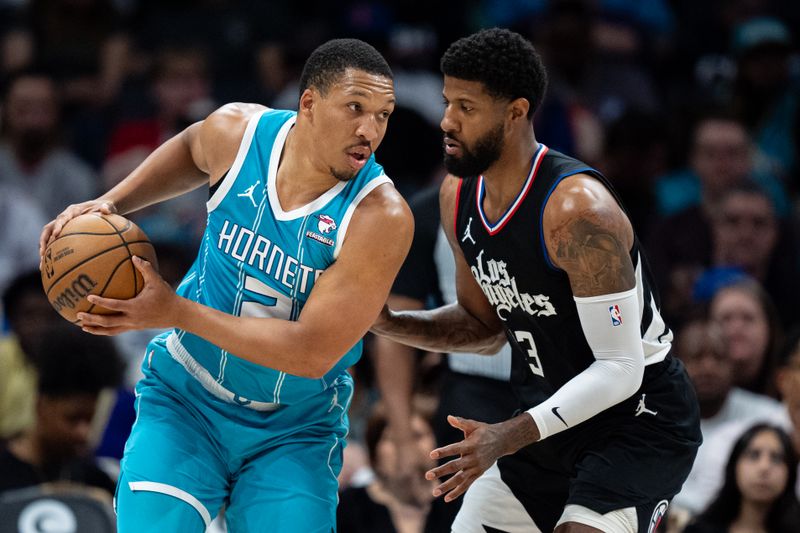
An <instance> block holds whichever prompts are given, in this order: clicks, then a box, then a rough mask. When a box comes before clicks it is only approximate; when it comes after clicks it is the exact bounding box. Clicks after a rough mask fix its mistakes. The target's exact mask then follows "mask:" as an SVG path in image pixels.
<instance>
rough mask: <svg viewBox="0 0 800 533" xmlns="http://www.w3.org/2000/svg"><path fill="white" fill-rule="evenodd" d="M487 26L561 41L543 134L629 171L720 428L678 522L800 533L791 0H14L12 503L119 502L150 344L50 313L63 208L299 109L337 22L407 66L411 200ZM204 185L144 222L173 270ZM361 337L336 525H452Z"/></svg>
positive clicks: (3, 79)
mask: <svg viewBox="0 0 800 533" xmlns="http://www.w3.org/2000/svg"><path fill="white" fill-rule="evenodd" d="M491 26H505V27H509V28H512V29H514V30H516V31H518V32H520V33H522V34H523V35H526V36H527V37H529V38H530V39H531V41H532V42H533V43H534V45H535V46H536V47H537V49H538V50H539V51H540V52H541V54H542V56H543V59H544V62H545V65H546V67H547V69H548V74H549V78H550V84H549V88H548V92H547V95H546V97H545V100H544V103H543V105H542V107H541V108H540V110H539V111H538V113H537V115H536V117H535V122H534V129H535V131H536V134H537V138H538V140H539V141H540V142H542V143H544V144H546V145H547V146H549V147H550V148H552V149H556V150H559V151H563V152H565V153H567V154H570V155H573V156H575V157H577V158H579V159H582V160H584V161H585V162H587V163H589V164H591V165H593V166H594V167H596V168H597V169H599V170H600V171H601V172H603V173H604V174H605V175H606V176H607V177H608V178H609V179H610V180H611V182H612V183H613V184H614V185H615V187H616V189H617V191H618V192H619V194H620V196H621V197H622V199H623V201H624V203H625V206H626V208H627V211H628V214H629V216H630V218H631V220H632V222H633V225H634V228H635V229H636V231H637V233H638V235H639V237H640V239H641V240H642V241H643V242H644V244H645V248H646V251H647V254H648V258H649V261H650V266H651V268H652V269H653V271H654V274H655V276H656V279H657V281H658V286H659V290H660V293H661V300H662V314H664V315H665V318H666V319H667V322H668V324H669V325H670V326H671V328H672V329H673V331H674V333H675V341H674V345H673V346H674V353H675V354H676V355H677V356H678V357H680V358H681V359H682V360H683V361H684V362H685V364H686V367H687V369H688V372H689V374H690V377H691V379H692V381H693V383H694V385H695V389H696V392H697V396H698V399H699V402H700V407H701V413H702V417H703V421H702V430H703V436H704V443H703V445H702V447H701V449H700V452H699V455H698V458H697V461H696V463H695V468H694V470H693V471H692V474H691V475H690V477H689V479H688V481H687V482H686V484H685V486H684V489H683V491H682V492H681V493H680V494H679V495H678V496H677V497H676V498H675V500H674V502H673V505H672V506H671V509H670V514H669V517H670V518H669V520H668V521H666V522H665V524H664V525H662V528H664V527H669V528H670V530H671V531H681V530H682V529H683V528H684V527H685V526H686V525H687V524H691V525H689V526H688V529H687V531H701V532H702V531H727V530H728V529H727V528H728V527H729V526H730V525H731V524H732V523H733V522H734V521H735V520H741V519H742V516H743V515H747V516H750V515H748V514H747V512H746V511H747V509H751V508H757V509H762V510H763V509H767V511H764V513H762V515H763V516H762V518H763V523H764V524H769V525H768V526H766V525H765V526H764V530H766V531H800V517H799V516H798V514H797V513H798V510H797V509H798V504H797V499H796V498H797V496H798V495H800V484H797V454H798V453H800V329H798V328H800V305H798V302H799V301H800V246H798V244H800V242H798V238H799V236H800V226H798V221H800V152H798V146H800V48H798V43H799V42H800V40H798V39H800V3H798V2H794V1H792V0H707V1H705V2H696V1H691V0H464V1H462V2H458V3H457V4H453V3H450V2H442V3H436V2H421V1H415V0H409V1H404V2H379V1H376V0H363V1H344V2H321V1H316V0H311V1H307V2H303V3H289V2H263V1H258V0H249V1H245V0H239V1H224V0H192V1H190V0H158V1H156V0H0V294H2V295H3V299H2V304H3V306H2V315H1V316H2V330H1V331H2V337H0V445H1V446H0V494H1V493H2V492H4V491H8V490H12V489H18V488H21V487H27V486H35V485H40V484H42V483H53V482H59V483H60V482H69V483H73V484H82V485H90V486H93V487H95V488H97V489H99V490H100V491H101V492H102V491H105V493H106V495H108V496H109V497H110V495H111V494H113V487H114V483H115V476H116V473H117V471H118V461H119V458H120V457H121V454H122V450H123V446H124V442H125V439H126V437H127V434H128V433H129V431H130V427H131V424H132V423H133V421H134V419H135V413H134V407H133V405H134V398H133V392H132V388H133V385H134V383H135V381H136V380H137V378H138V375H139V370H138V366H139V364H140V361H141V358H142V356H143V350H144V347H145V345H146V342H147V340H148V339H149V338H150V336H152V334H153V333H154V332H137V333H131V334H126V335H122V336H120V337H115V338H113V339H110V340H109V339H102V340H101V339H98V338H94V337H91V336H89V335H86V334H83V333H81V332H80V330H78V329H77V328H74V327H72V326H70V325H68V324H67V323H66V322H64V321H63V319H61V318H60V317H59V316H58V315H57V314H56V313H55V312H54V311H53V309H52V308H51V307H50V305H49V303H48V301H47V298H46V297H45V295H44V293H43V291H42V289H41V283H40V280H39V275H38V260H39V259H38V247H37V245H38V237H39V232H40V231H41V228H42V226H43V225H44V224H45V223H46V222H47V221H48V220H50V219H52V218H53V217H54V216H55V215H57V214H58V213H59V212H60V211H61V210H62V209H63V208H64V207H65V206H67V205H68V204H71V203H75V202H79V201H83V200H86V199H89V198H91V197H94V196H96V195H97V194H99V193H100V192H102V191H105V190H107V189H108V188H110V187H112V186H113V185H114V184H116V183H117V182H119V181H120V180H121V179H122V178H124V177H125V176H126V175H127V174H128V173H129V172H130V171H131V170H132V169H133V168H135V167H136V165H138V164H139V163H140V162H141V161H143V160H144V158H145V157H146V156H147V155H148V154H149V153H150V152H151V151H152V150H153V149H154V148H156V147H157V146H158V145H159V144H161V143H162V142H164V141H165V140H166V139H168V138H169V137H171V136H172V135H174V134H176V133H178V132H179V131H180V130H181V129H183V128H184V127H186V126H187V125H189V124H191V123H192V122H194V121H197V120H200V119H202V118H204V117H205V116H206V115H207V114H208V113H209V112H210V111H212V110H213V109H215V108H216V107H217V106H219V105H221V104H222V103H226V102H230V101H250V102H258V103H261V104H265V105H268V106H271V107H276V108H289V109H294V108H296V102H297V98H298V94H297V78H298V76H299V73H300V69H301V68H302V64H303V61H304V60H305V58H306V57H307V56H308V54H309V53H310V51H311V50H313V49H314V48H315V47H316V46H318V45H319V44H321V43H322V42H324V41H325V40H327V39H329V38H334V37H358V38H362V39H364V40H366V41H368V42H369V43H371V44H372V45H374V46H376V47H377V48H378V49H379V50H380V51H381V52H383V53H384V55H385V56H386V58H387V59H388V61H389V63H390V65H391V66H392V68H393V71H394V73H395V86H396V92H397V98H398V106H397V110H396V112H395V113H394V114H393V115H392V118H391V120H390V123H389V129H388V132H387V135H386V138H385V140H384V142H383V144H382V145H381V147H380V148H379V150H378V152H377V158H378V160H379V162H380V163H381V164H383V166H384V167H385V168H386V171H387V174H388V175H389V176H390V177H391V178H392V179H393V180H394V182H395V184H396V186H397V188H398V190H400V191H401V193H403V195H404V196H406V197H407V198H408V199H409V200H411V199H413V198H415V197H416V196H417V194H418V193H422V194H424V193H425V191H427V190H429V189H430V188H431V187H434V188H435V187H436V184H437V183H438V182H439V180H440V179H441V177H442V175H443V173H444V171H443V168H442V166H441V134H440V131H439V126H438V125H439V121H440V119H441V111H442V105H441V101H442V97H441V87H442V81H441V75H440V73H439V71H438V59H439V57H440V56H441V53H442V52H443V51H444V49H445V48H446V47H447V46H448V45H449V44H450V43H451V42H452V41H453V40H455V39H456V38H458V37H460V36H463V35H466V34H468V33H470V32H471V31H473V30H475V29H478V28H481V27H491ZM207 195H208V191H207V190H203V189H200V190H198V191H196V192H194V193H191V194H189V195H187V196H185V197H182V198H179V199H175V200H172V201H170V202H168V203H165V204H162V205H158V206H154V207H152V208H148V209H146V210H144V211H142V212H139V213H136V214H134V215H132V216H131V218H132V219H133V220H135V221H136V222H137V223H138V224H139V225H140V226H141V227H142V228H143V229H144V230H145V232H146V233H147V234H148V235H149V236H150V238H151V239H152V240H153V241H154V243H155V245H156V250H157V253H158V258H159V264H160V268H161V272H162V275H163V276H164V277H165V279H167V280H168V281H169V282H171V283H173V284H177V283H178V282H179V281H180V278H181V276H182V275H183V273H184V272H185V270H186V269H187V268H188V267H189V265H190V264H191V262H192V261H193V259H194V257H193V256H194V253H195V250H196V249H197V244H198V242H199V239H200V237H201V235H202V232H203V230H204V226H205V220H206V211H205V200H206V199H207V197H208V196H207ZM428 303H429V302H428ZM368 340H370V339H368ZM366 346H367V350H366V353H365V356H364V357H363V358H362V361H361V362H360V363H359V364H358V365H356V367H354V368H353V369H352V372H353V374H354V375H355V377H356V382H357V396H356V398H355V400H354V402H353V405H352V408H351V422H352V432H351V436H350V441H351V445H350V446H348V448H347V449H346V451H345V466H344V469H343V472H342V476H341V487H342V498H341V506H340V509H341V511H340V514H341V516H340V522H341V524H342V525H341V526H340V531H342V532H343V533H347V532H351V531H358V532H362V531H363V532H366V531H392V530H397V531H419V532H422V531H430V532H433V531H449V525H446V524H447V519H446V516H447V512H444V513H443V514H442V513H440V512H439V511H440V509H439V506H440V503H441V502H439V501H433V500H432V497H430V496H429V494H430V490H429V489H430V487H428V486H425V487H423V488H424V490H423V491H422V492H421V493H420V494H419V495H417V496H416V497H413V498H409V497H408V495H407V494H400V493H398V492H397V490H396V485H397V484H396V483H393V480H396V479H397V478H398V476H399V474H398V473H397V472H396V471H394V470H397V468H398V466H397V465H398V462H397V460H396V455H397V453H398V452H397V450H396V449H395V448H396V445H397V443H398V442H399V440H398V437H397V436H396V435H394V436H393V435H392V431H396V429H397V428H394V427H393V426H392V425H391V424H388V423H387V417H386V414H387V406H386V405H385V404H384V403H383V402H381V399H380V391H379V388H378V386H377V380H376V379H375V372H374V370H375V366H376V365H375V361H376V359H377V358H378V357H380V353H378V352H380V351H381V349H382V348H381V345H380V344H378V343H374V342H367V344H366ZM414 357H415V358H416V361H417V364H416V366H415V377H414V384H415V386H414V402H413V409H412V412H413V413H414V415H413V424H411V426H410V427H412V430H413V440H414V442H416V443H418V444H419V446H418V449H419V454H420V457H427V452H428V451H429V450H430V449H432V448H433V447H434V446H435V442H436V441H435V439H434V435H433V428H434V427H436V425H437V423H438V422H437V420H436V417H437V416H439V415H437V414H435V413H436V406H437V405H438V403H439V400H440V397H441V395H443V394H445V392H443V388H442V382H443V380H444V379H445V376H446V373H447V368H446V366H447V365H446V359H445V358H443V357H442V355H441V354H422V353H418V354H414ZM509 415H510V413H509ZM765 450H766V451H765ZM764 454H766V455H764ZM776 458H777V459H776ZM419 464H424V459H420V461H419ZM653 475H658V473H653ZM754 487H755V488H754ZM765 487H766V488H765ZM759 505H760V506H759ZM748 506H749V507H748ZM731 509H733V510H731ZM756 515H758V513H756ZM759 516H760V515H759ZM726 521H727V522H726ZM374 524H380V525H379V526H375V525H374ZM215 527H216V526H215ZM714 527H722V528H723V529H714ZM391 528H394V529H391ZM787 528H788V529H787Z"/></svg>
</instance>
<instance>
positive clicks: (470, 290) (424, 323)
mask: <svg viewBox="0 0 800 533" xmlns="http://www.w3.org/2000/svg"><path fill="white" fill-rule="evenodd" d="M457 187H458V179H457V178H454V177H452V176H448V177H447V178H445V180H444V182H443V183H442V188H441V192H440V194H439V206H440V209H441V213H442V216H441V219H442V227H443V228H444V232H445V235H446V236H447V240H448V242H449V243H450V247H451V249H452V250H453V256H454V258H455V263H456V292H457V295H458V301H457V302H456V303H454V304H450V305H446V306H443V307H439V308H437V309H433V310H429V311H392V310H390V309H385V310H384V312H383V313H382V314H381V317H380V319H379V320H378V321H377V322H376V323H375V324H373V326H372V329H371V330H372V332H373V333H376V334H378V335H381V336H385V337H388V338H389V339H391V340H393V341H396V342H399V343H402V344H407V345H409V346H415V347H417V348H421V349H423V350H429V351H432V352H473V353H482V354H487V355H494V354H496V353H497V351H498V350H499V349H500V348H501V347H502V346H503V343H505V342H506V339H505V336H504V334H503V333H502V325H501V323H500V320H499V318H498V317H497V314H496V313H495V311H494V309H493V308H492V307H491V305H490V304H489V302H488V301H487V300H486V297H485V296H484V294H483V291H482V290H481V288H480V286H479V285H478V283H477V282H476V281H475V278H474V277H473V276H472V273H471V272H470V269H469V266H468V265H467V262H466V260H465V259H464V254H463V253H462V252H461V248H460V247H459V245H458V242H457V240H456V238H455V235H454V234H453V217H454V210H455V201H456V192H457Z"/></svg>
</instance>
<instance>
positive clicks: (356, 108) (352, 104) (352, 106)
mask: <svg viewBox="0 0 800 533" xmlns="http://www.w3.org/2000/svg"><path fill="white" fill-rule="evenodd" d="M347 107H349V108H350V110H351V111H355V112H357V113H358V112H360V111H361V104H359V103H358V102H350V103H349V104H347Z"/></svg>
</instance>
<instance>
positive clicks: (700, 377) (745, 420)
mask: <svg viewBox="0 0 800 533" xmlns="http://www.w3.org/2000/svg"><path fill="white" fill-rule="evenodd" d="M674 347H675V353H676V355H677V356H678V357H680V358H681V360H682V361H683V363H684V364H685V365H686V371H687V372H688V373H689V377H690V378H691V380H692V384H693V385H694V388H695V392H696V394H697V400H698V403H699V405H700V416H701V421H700V429H701V431H702V433H703V444H702V445H701V446H700V449H699V450H698V453H697V458H696V459H695V462H694V466H693V467H692V471H691V472H690V474H689V477H688V479H687V480H686V483H684V485H683V489H682V490H681V492H680V493H679V494H678V495H677V496H675V498H674V500H673V505H674V506H675V507H676V508H679V509H683V510H688V511H689V513H691V514H696V513H698V512H700V511H702V510H703V509H704V508H705V507H706V505H707V504H708V503H709V501H710V500H711V498H713V497H714V495H715V494H716V492H717V490H718V489H719V488H720V486H721V484H722V480H723V478H724V470H725V460H726V459H727V457H728V456H729V454H730V446H731V444H732V443H733V442H734V441H735V440H736V437H738V434H739V433H740V432H742V431H744V430H745V429H746V428H747V427H748V426H749V425H751V424H753V423H755V422H772V423H780V424H782V425H786V417H785V411H784V409H783V407H782V406H781V405H780V403H779V402H777V401H776V400H773V399H772V398H768V397H766V396H762V395H758V394H755V393H752V392H749V391H746V390H743V389H740V388H738V387H734V385H733V383H734V366H733V361H732V359H731V357H730V355H729V353H728V345H727V342H726V340H725V337H724V333H723V330H722V328H721V327H720V326H719V325H717V324H715V323H713V322H711V321H710V320H709V319H707V318H705V317H704V316H700V317H697V318H692V319H690V320H689V321H687V322H686V323H685V324H684V325H683V326H682V327H681V328H680V329H678V330H677V331H676V333H675V343H674Z"/></svg>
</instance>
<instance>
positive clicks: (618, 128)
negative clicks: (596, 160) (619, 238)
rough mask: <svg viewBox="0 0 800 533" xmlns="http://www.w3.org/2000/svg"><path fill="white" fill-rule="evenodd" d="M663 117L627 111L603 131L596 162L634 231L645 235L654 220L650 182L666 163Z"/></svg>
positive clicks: (662, 169) (653, 202) (654, 197)
mask: <svg viewBox="0 0 800 533" xmlns="http://www.w3.org/2000/svg"><path fill="white" fill-rule="evenodd" d="M668 152H669V146H668V144H667V131H666V127H665V120H664V119H663V118H662V117H659V116H657V115H653V114H649V113H644V112H641V111H628V112H626V113H625V114H624V115H622V116H621V117H620V118H619V119H617V120H615V121H613V122H612V123H611V124H610V125H609V127H608V129H607V130H606V136H605V147H604V149H603V155H602V159H601V162H600V164H599V168H600V170H602V171H603V174H605V175H606V176H607V177H608V179H609V180H611V183H612V184H613V185H614V189H615V190H616V191H617V194H619V196H620V198H621V199H622V203H623V205H625V210H626V212H627V213H628V216H629V217H630V219H631V222H632V223H633V227H635V228H636V232H637V234H639V235H641V236H645V235H648V234H649V233H650V231H651V229H652V225H653V222H654V217H653V213H655V212H656V207H655V206H656V196H655V194H654V190H653V188H654V182H655V179H656V177H657V176H660V175H661V174H663V173H664V170H665V169H666V166H667V154H668Z"/></svg>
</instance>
